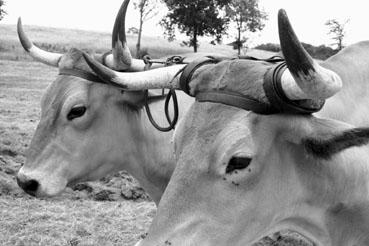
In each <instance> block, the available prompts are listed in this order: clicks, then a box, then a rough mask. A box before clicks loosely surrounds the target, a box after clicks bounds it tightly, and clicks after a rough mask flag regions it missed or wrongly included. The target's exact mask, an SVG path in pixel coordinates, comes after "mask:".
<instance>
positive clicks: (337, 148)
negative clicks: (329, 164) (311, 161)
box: [302, 128, 369, 160]
mask: <svg viewBox="0 0 369 246" xmlns="http://www.w3.org/2000/svg"><path fill="white" fill-rule="evenodd" d="M302 143H303V145H304V147H305V149H306V151H307V153H309V154H312V155H313V156H315V157H317V158H321V159H325V160H329V159H330V158H331V157H332V156H333V155H335V154H337V153H339V152H341V151H343V150H345V149H348V148H351V147H360V146H363V145H366V144H368V143H369V128H352V129H349V130H344V131H341V132H337V133H334V134H333V135H330V136H329V137H325V138H324V137H323V138H322V137H314V138H313V137H309V138H305V139H303V140H302Z"/></svg>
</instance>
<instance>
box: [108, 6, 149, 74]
mask: <svg viewBox="0 0 369 246" xmlns="http://www.w3.org/2000/svg"><path fill="white" fill-rule="evenodd" d="M128 4H129V0H125V1H124V2H123V3H122V6H121V7H120V9H119V12H118V14H117V17H116V19H115V23H114V28H113V35H112V36H113V37H112V53H113V54H112V55H108V56H107V57H106V58H105V61H104V63H105V64H106V66H108V67H110V68H111V69H114V70H117V71H144V69H145V63H144V61H142V60H139V59H133V58H132V55H131V52H130V50H129V47H128V45H127V38H126V28H125V26H126V24H125V22H126V21H125V20H126V13H127V8H128Z"/></svg>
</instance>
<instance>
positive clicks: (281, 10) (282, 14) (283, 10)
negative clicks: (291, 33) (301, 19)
mask: <svg viewBox="0 0 369 246" xmlns="http://www.w3.org/2000/svg"><path fill="white" fill-rule="evenodd" d="M278 16H279V17H281V16H287V12H286V10H285V9H279V11H278Z"/></svg>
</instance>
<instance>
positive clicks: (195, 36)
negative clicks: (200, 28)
mask: <svg viewBox="0 0 369 246" xmlns="http://www.w3.org/2000/svg"><path fill="white" fill-rule="evenodd" d="M193 52H195V53H197V28H196V27H195V30H194V32H193Z"/></svg>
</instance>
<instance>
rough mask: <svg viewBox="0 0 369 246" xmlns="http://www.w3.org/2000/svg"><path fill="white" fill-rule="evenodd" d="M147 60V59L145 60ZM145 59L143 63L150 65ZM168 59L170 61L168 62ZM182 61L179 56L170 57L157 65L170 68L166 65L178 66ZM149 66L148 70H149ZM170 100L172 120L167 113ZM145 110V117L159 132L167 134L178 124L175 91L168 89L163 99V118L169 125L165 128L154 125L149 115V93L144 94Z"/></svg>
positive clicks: (154, 122) (149, 61)
mask: <svg viewBox="0 0 369 246" xmlns="http://www.w3.org/2000/svg"><path fill="white" fill-rule="evenodd" d="M147 58H148V59H147ZM147 58H146V59H145V58H144V61H145V63H146V61H148V63H146V64H150V66H151V64H152V61H151V60H150V58H149V57H147ZM169 59H170V60H169ZM183 60H184V58H183V57H180V56H173V57H170V58H168V59H167V61H166V62H165V63H164V62H161V61H158V62H157V63H162V64H166V66H170V65H168V64H169V62H174V63H172V64H171V65H173V64H179V63H182V62H183ZM154 62H155V61H154ZM150 66H149V67H148V68H150ZM183 70H184V68H183V69H181V70H180V71H178V72H177V73H176V75H174V77H173V79H172V81H171V82H173V80H174V79H175V78H176V77H177V76H178V75H179V74H181V73H182V72H183ZM163 94H164V90H163ZM170 99H172V100H173V114H174V115H173V119H172V118H171V116H170V113H169V102H170ZM144 104H145V110H146V113H147V117H148V118H149V120H150V122H151V124H152V125H153V126H154V127H155V128H156V129H157V130H159V131H162V132H169V131H171V130H174V129H175V125H176V124H177V122H178V116H179V110H178V99H177V94H176V91H175V90H174V89H170V90H169V92H168V94H167V96H166V98H165V104H164V111H165V117H166V119H167V122H168V123H169V126H167V127H162V126H159V124H157V123H156V121H155V120H154V118H153V117H152V114H151V110H150V106H149V92H148V91H146V92H145V103H144Z"/></svg>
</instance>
